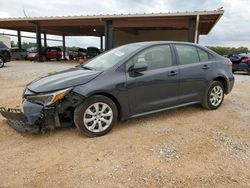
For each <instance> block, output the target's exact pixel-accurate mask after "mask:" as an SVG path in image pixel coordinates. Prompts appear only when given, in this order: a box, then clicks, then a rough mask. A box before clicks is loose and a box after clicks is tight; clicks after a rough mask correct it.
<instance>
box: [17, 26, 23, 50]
mask: <svg viewBox="0 0 250 188" xmlns="http://www.w3.org/2000/svg"><path fill="white" fill-rule="evenodd" d="M17 44H18V48H19V50H21V49H22V39H21V31H20V30H17Z"/></svg>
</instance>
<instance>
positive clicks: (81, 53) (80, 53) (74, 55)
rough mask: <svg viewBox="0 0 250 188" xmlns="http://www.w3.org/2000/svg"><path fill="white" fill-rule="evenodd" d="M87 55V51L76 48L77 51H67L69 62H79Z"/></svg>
mask: <svg viewBox="0 0 250 188" xmlns="http://www.w3.org/2000/svg"><path fill="white" fill-rule="evenodd" d="M86 55H87V50H86V49H85V48H78V50H77V51H69V59H70V60H77V61H78V60H79V59H80V58H85V57H86Z"/></svg>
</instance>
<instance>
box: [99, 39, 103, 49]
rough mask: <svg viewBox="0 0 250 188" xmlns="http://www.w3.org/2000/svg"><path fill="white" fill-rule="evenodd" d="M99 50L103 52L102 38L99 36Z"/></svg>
mask: <svg viewBox="0 0 250 188" xmlns="http://www.w3.org/2000/svg"><path fill="white" fill-rule="evenodd" d="M100 49H101V51H103V36H100Z"/></svg>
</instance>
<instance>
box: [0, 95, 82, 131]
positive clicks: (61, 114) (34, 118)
mask: <svg viewBox="0 0 250 188" xmlns="http://www.w3.org/2000/svg"><path fill="white" fill-rule="evenodd" d="M83 100H84V98H83V97H82V96H81V95H79V94H77V93H74V92H71V93H69V94H68V95H67V96H65V97H64V98H63V99H62V100H60V101H58V102H57V103H56V104H54V105H53V106H44V105H41V104H37V103H33V102H30V101H28V100H27V99H25V98H24V101H23V111H21V110H20V109H11V108H4V107H0V114H1V115H2V116H3V117H5V118H6V119H7V123H8V124H9V125H10V126H11V127H12V128H14V129H15V130H16V131H18V132H20V133H39V132H44V131H45V130H46V129H54V128H56V127H70V126H72V125H74V120H73V114H74V109H75V107H76V106H77V105H78V104H80V103H82V102H83Z"/></svg>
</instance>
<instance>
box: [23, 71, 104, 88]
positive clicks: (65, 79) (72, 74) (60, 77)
mask: <svg viewBox="0 0 250 188" xmlns="http://www.w3.org/2000/svg"><path fill="white" fill-rule="evenodd" d="M100 73H101V71H91V70H84V69H83V68H80V67H75V68H71V69H67V70H64V71H60V72H55V73H51V74H47V75H45V76H42V77H41V78H39V79H37V80H35V81H33V82H31V83H29V84H28V85H27V88H28V89H29V90H31V91H33V92H36V93H44V92H50V91H55V90H60V89H65V88H68V87H74V86H77V85H82V84H85V83H87V82H89V81H90V80H92V79H93V78H95V77H96V76H98V75H99V74H100Z"/></svg>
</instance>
